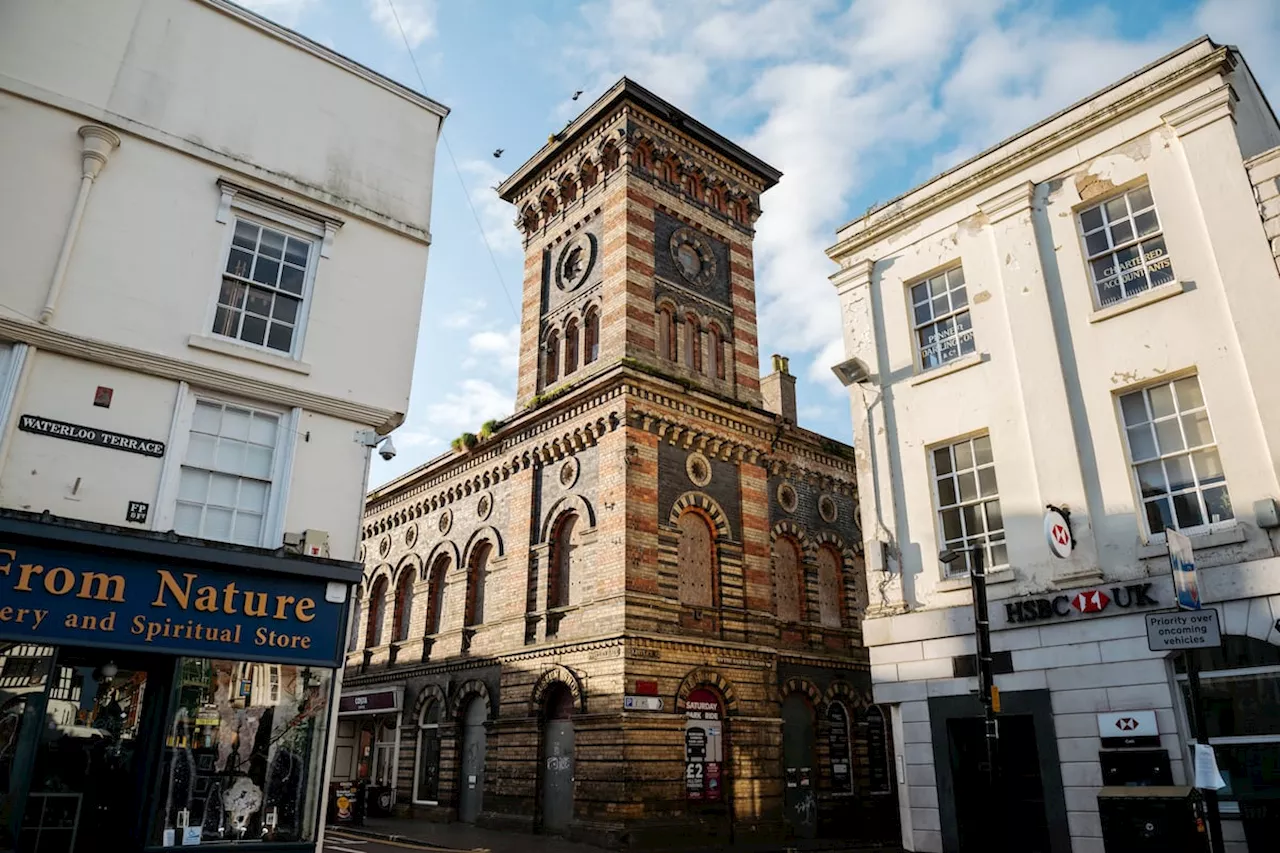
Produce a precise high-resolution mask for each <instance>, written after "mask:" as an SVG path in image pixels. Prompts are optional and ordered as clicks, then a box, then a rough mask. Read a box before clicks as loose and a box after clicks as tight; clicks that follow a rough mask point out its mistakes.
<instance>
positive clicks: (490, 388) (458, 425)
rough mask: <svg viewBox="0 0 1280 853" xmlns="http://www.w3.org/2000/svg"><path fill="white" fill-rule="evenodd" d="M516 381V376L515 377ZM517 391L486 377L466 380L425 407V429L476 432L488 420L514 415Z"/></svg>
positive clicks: (445, 432) (444, 433)
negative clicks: (512, 413)
mask: <svg viewBox="0 0 1280 853" xmlns="http://www.w3.org/2000/svg"><path fill="white" fill-rule="evenodd" d="M511 379H512V381H513V382H514V380H515V377H514V376H513V377H511ZM514 405H515V394H513V393H512V392H511V391H510V390H503V389H501V388H499V387H498V386H496V385H494V384H493V383H492V382H489V381H487V380H484V379H463V380H462V381H461V382H459V383H458V387H457V388H455V389H453V390H452V391H447V392H445V393H444V394H443V395H441V396H440V398H439V399H438V400H436V401H435V402H433V403H429V404H427V406H426V407H425V408H424V410H423V411H424V414H425V415H426V417H425V418H424V419H423V420H424V421H425V427H423V428H425V429H426V430H428V431H429V432H432V433H434V434H440V435H448V436H449V437H450V439H452V438H453V437H454V436H456V435H458V434H459V433H463V432H476V431H477V430H479V429H480V425H481V424H483V423H484V422H485V421H487V420H493V419H496V418H504V417H506V416H508V415H510V414H511V410H512V407H513V406H514Z"/></svg>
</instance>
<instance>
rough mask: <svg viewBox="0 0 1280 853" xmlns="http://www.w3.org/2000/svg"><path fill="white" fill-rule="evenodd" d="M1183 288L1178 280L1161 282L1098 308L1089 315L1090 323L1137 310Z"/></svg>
mask: <svg viewBox="0 0 1280 853" xmlns="http://www.w3.org/2000/svg"><path fill="white" fill-rule="evenodd" d="M1184 292H1185V288H1184V287H1183V285H1182V282H1180V281H1171V282H1169V283H1168V284H1162V285H1160V286H1158V287H1153V288H1151V289H1150V290H1144V291H1143V292H1142V293H1139V294H1138V295H1137V296H1134V297H1132V298H1130V299H1126V300H1124V301H1123V302H1117V303H1116V304H1115V305H1108V306H1107V307H1106V308H1099V309H1098V310H1097V311H1094V312H1093V313H1092V314H1090V315H1089V322H1090V323H1101V322H1102V321H1103V320H1110V319H1111V318H1112V317H1118V316H1120V315H1121V314H1128V313H1129V312H1130V311H1137V310H1138V309H1139V308H1145V307H1146V306H1148V305H1150V304H1152V303H1153V302H1160V301H1161V300H1164V299H1168V298H1169V297H1171V296H1177V295H1178V294H1179V293H1184Z"/></svg>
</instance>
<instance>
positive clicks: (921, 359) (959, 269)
mask: <svg viewBox="0 0 1280 853" xmlns="http://www.w3.org/2000/svg"><path fill="white" fill-rule="evenodd" d="M957 273H958V274H959V275H960V278H961V281H960V284H959V285H955V286H953V285H952V282H951V276H952V275H953V274H957ZM937 279H943V280H944V281H945V282H946V285H947V290H946V293H947V304H948V306H949V310H947V311H945V312H943V313H941V314H937V315H933V299H934V298H935V297H933V296H932V292H933V291H932V285H931V283H932V282H933V281H935V280H937ZM921 285H924V286H925V287H926V288H928V289H929V292H930V296H929V298H928V299H926V300H925V301H924V302H921V303H919V304H920V305H928V306H929V311H930V314H931V316H930V318H929V319H928V320H925V321H924V322H922V323H921V322H917V321H916V305H917V303H916V301H915V297H914V296H913V295H912V291H913V290H914V289H915V288H917V287H919V286H921ZM956 290H964V293H965V302H964V305H963V306H962V307H960V308H955V307H950V306H951V294H952V293H953V292H954V291H956ZM904 294H905V296H906V300H907V318H908V321H909V322H910V324H911V350H912V360H913V361H914V362H915V366H916V373H928V372H930V371H933V370H941V369H943V368H945V367H947V366H949V365H952V364H955V363H956V362H958V361H959V360H960V359H962V358H966V357H969V356H972V355H975V354H976V353H977V352H978V337H977V332H976V330H975V329H974V328H973V302H972V300H970V299H969V283H968V280H967V279H965V278H964V265H963V264H960V263H951V264H948V265H947V266H946V267H943V268H942V269H937V270H934V271H933V272H930V273H928V274H927V275H923V276H920V277H918V278H914V279H911V280H910V281H908V282H907V283H906V289H905V291H904ZM962 315H968V318H969V328H968V329H966V330H964V331H958V330H957V331H956V333H955V334H954V335H953V336H952V337H949V338H947V339H946V340H954V341H955V352H956V355H955V357H954V358H949V359H947V360H945V361H943V360H942V359H941V357H939V359H938V363H937V364H932V365H928V364H926V363H925V350H926V349H928V348H930V347H938V348H939V349H938V352H939V353H941V352H942V350H941V348H940V343H941V342H939V341H934V342H932V343H930V344H924V345H922V344H921V343H920V330H921V329H923V328H924V327H926V326H932V325H935V324H937V323H940V322H942V321H944V320H951V321H952V326H953V328H955V326H956V323H957V321H958V318H959V317H961V316H962ZM966 337H967V339H968V340H969V342H970V343H971V344H972V346H973V349H972V350H971V351H970V352H964V351H963V347H962V344H961V342H962V340H963V339H965V338H966Z"/></svg>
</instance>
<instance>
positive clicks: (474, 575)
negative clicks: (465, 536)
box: [466, 542, 493, 625]
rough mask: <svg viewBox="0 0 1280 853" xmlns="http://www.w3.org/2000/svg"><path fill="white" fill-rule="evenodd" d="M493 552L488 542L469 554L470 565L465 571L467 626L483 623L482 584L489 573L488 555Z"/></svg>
mask: <svg viewBox="0 0 1280 853" xmlns="http://www.w3.org/2000/svg"><path fill="white" fill-rule="evenodd" d="M492 550H493V546H491V545H490V544H489V543H488V542H481V543H480V544H479V545H477V546H476V549H475V551H473V552H472V554H471V564H470V566H468V569H467V620H466V621H467V625H480V624H483V623H484V583H485V576H486V575H487V574H488V573H489V553H490V552H491V551H492Z"/></svg>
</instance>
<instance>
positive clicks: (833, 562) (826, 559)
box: [818, 545, 844, 628]
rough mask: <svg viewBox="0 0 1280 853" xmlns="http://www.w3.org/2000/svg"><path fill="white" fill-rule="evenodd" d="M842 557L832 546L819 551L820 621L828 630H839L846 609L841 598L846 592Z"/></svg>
mask: <svg viewBox="0 0 1280 853" xmlns="http://www.w3.org/2000/svg"><path fill="white" fill-rule="evenodd" d="M842 574H843V573H842V572H841V571H840V555H839V554H837V553H836V550H835V549H834V548H832V547H831V546H830V545H824V546H822V547H821V548H819V549H818V621H819V622H821V623H822V624H823V625H825V626H826V627H828V628H839V627H840V621H841V619H840V617H841V616H842V611H843V609H844V608H842V607H841V606H840V598H841V595H842V594H843V592H844V584H843V583H841V575H842Z"/></svg>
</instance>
